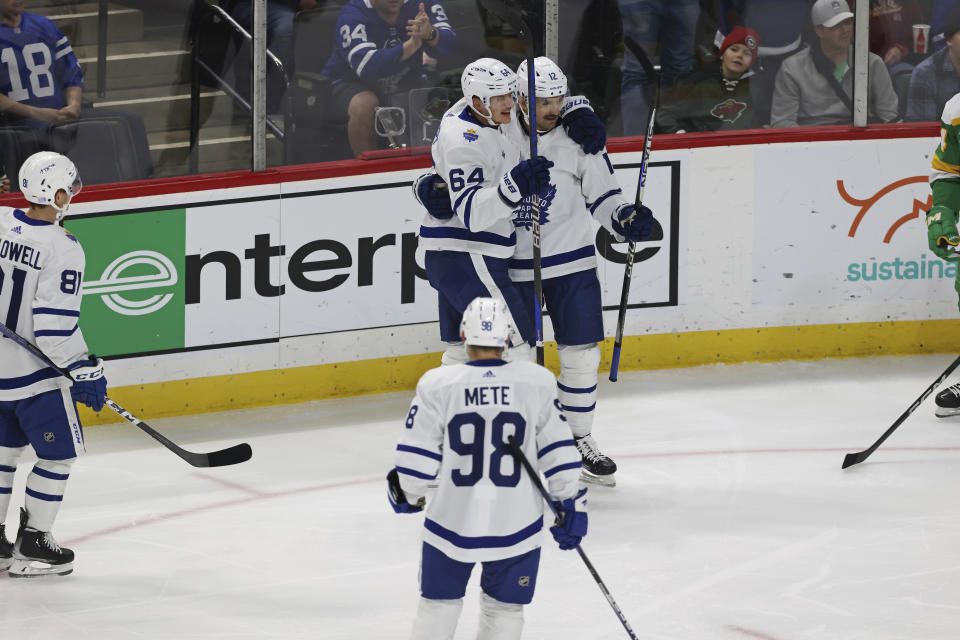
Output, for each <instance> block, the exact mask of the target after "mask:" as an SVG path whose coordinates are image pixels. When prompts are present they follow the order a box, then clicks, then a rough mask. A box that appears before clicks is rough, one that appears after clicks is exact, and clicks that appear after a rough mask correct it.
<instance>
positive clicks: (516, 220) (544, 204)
mask: <svg viewBox="0 0 960 640" xmlns="http://www.w3.org/2000/svg"><path fill="white" fill-rule="evenodd" d="M556 197H557V186H556V185H555V184H551V185H550V186H549V187H548V188H547V192H546V193H545V194H544V195H542V196H540V224H547V223H548V222H550V215H549V211H550V204H551V203H552V202H553V199H554V198H556ZM513 226H514V227H515V228H517V229H521V228H522V229H526V230H527V231H530V229H532V228H533V203H532V202H531V200H530V198H524V199H523V201H522V202H520V206H519V207H517V208H516V209H514V211H513Z"/></svg>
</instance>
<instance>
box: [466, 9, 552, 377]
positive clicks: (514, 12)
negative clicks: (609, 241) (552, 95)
mask: <svg viewBox="0 0 960 640" xmlns="http://www.w3.org/2000/svg"><path fill="white" fill-rule="evenodd" d="M480 2H481V4H483V6H484V7H486V8H487V10H488V11H490V12H492V13H494V14H496V15H497V16H498V17H499V18H500V19H501V20H503V21H504V22H506V23H507V24H509V25H510V26H511V27H513V28H514V30H516V32H517V33H518V35H519V36H520V39H521V40H523V44H524V47H525V48H526V50H527V94H528V95H527V105H528V107H527V108H528V111H527V113H529V114H530V158H531V159H533V158H536V157H537V88H536V71H535V69H534V59H535V58H536V57H537V52H536V47H537V43H536V39H535V38H534V37H533V30H532V29H531V28H530V25H529V24H528V23H527V21H526V20H524V18H523V15H521V13H520V11H519V9H517V8H516V7H514V6H512V5H511V4H508V3H507V2H505V1H504V0H480ZM530 207H531V211H532V216H531V218H532V221H531V222H532V223H533V306H534V309H533V320H534V333H535V336H534V340H535V344H536V349H537V364H539V365H543V362H544V352H543V278H542V276H541V269H542V260H541V251H540V196H539V195H537V194H534V195H533V196H531V198H530Z"/></svg>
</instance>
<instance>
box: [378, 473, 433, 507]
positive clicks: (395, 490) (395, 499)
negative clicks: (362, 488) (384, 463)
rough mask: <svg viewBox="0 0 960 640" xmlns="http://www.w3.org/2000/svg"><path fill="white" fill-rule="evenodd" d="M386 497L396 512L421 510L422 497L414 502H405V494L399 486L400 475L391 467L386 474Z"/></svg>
mask: <svg viewBox="0 0 960 640" xmlns="http://www.w3.org/2000/svg"><path fill="white" fill-rule="evenodd" d="M387 499H388V500H390V506H391V507H393V510H394V511H395V512H396V513H417V512H418V511H423V503H424V498H423V497H420V499H418V500H417V501H416V504H410V503H409V502H407V495H406V494H405V493H404V492H403V487H401V486H400V475H399V474H398V473H397V470H396V469H391V470H390V473H388V474H387Z"/></svg>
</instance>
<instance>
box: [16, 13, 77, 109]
mask: <svg viewBox="0 0 960 640" xmlns="http://www.w3.org/2000/svg"><path fill="white" fill-rule="evenodd" d="M3 4H6V3H0V5H3ZM0 9H2V6H0ZM0 18H2V21H0V63H2V67H3V69H2V71H0V93H2V94H3V95H4V96H6V97H7V98H9V99H10V100H12V101H13V102H18V103H21V104H25V105H29V106H32V107H39V108H45V109H60V108H61V107H63V106H64V105H65V104H68V103H69V102H70V101H69V100H67V96H65V95H64V93H65V91H66V90H67V89H68V88H69V87H79V88H80V89H81V90H82V89H83V71H82V70H81V69H80V63H79V62H78V61H77V56H76V55H75V54H74V53H73V48H72V47H71V46H70V42H69V41H68V40H67V37H66V36H65V35H63V33H62V32H61V31H60V30H59V29H58V28H57V26H56V25H55V24H54V23H53V21H52V20H50V19H49V18H45V17H43V16H38V15H36V14H33V13H27V12H23V13H21V14H19V24H16V25H15V26H14V25H12V24H8V23H7V20H8V18H7V17H6V15H5V14H2V15H0ZM77 107H78V109H79V104H78V105H77ZM4 110H7V109H4ZM14 111H16V110H14ZM18 115H25V116H29V115H30V114H28V113H19V112H18Z"/></svg>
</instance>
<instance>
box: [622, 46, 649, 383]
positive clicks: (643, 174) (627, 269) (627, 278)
mask: <svg viewBox="0 0 960 640" xmlns="http://www.w3.org/2000/svg"><path fill="white" fill-rule="evenodd" d="M623 42H624V44H625V45H626V46H627V49H629V50H630V51H631V52H632V53H633V55H635V56H636V57H637V59H638V60H639V61H640V65H641V66H642V67H643V69H644V72H645V73H646V76H647V79H648V80H649V81H651V82H655V83H656V85H655V86H656V89H655V90H654V91H655V93H654V99H653V107H652V108H651V109H650V114H649V116H648V117H647V135H646V137H644V139H643V156H642V157H641V159H640V176H639V178H638V179H637V195H636V198H635V200H634V206H635V207H636V210H637V212H638V213H639V212H640V206H641V205H642V204H643V191H644V188H645V187H646V184H647V165H648V163H649V161H650V149H651V147H652V145H653V126H654V123H655V121H656V116H657V108H658V107H659V106H660V74H659V73H657V71H656V70H655V69H654V67H653V63H651V62H650V58H648V57H647V54H646V52H644V50H643V48H642V47H641V46H640V45H638V44H637V43H636V42H635V41H634V40H633V38H631V37H630V36H626V37H625V38H624V39H623ZM635 249H636V245H635V243H634V242H632V241H631V242H630V243H628V244H627V262H626V265H624V269H623V288H622V289H621V290H620V308H619V310H618V312H617V333H616V337H615V338H614V340H613V355H612V356H611V358H610V381H611V382H616V381H617V375H618V374H619V372H620V350H621V347H622V346H623V325H624V322H625V321H626V319H627V302H628V301H629V298H630V282H631V280H632V279H633V255H634V251H635Z"/></svg>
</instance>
